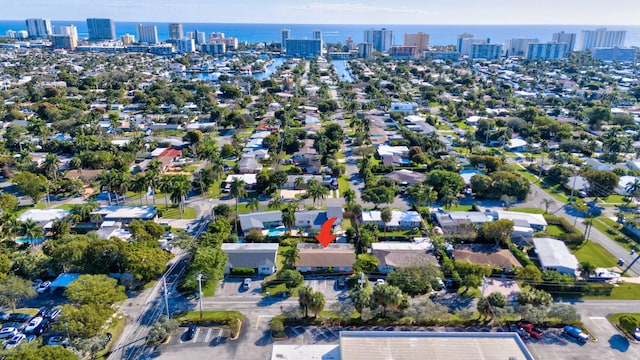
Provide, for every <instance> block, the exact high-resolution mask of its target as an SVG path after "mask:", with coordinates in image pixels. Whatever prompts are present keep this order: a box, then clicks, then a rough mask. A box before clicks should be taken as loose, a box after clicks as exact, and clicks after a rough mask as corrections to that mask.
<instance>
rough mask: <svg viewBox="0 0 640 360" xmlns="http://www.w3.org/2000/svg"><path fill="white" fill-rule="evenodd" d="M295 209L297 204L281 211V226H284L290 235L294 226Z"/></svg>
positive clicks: (292, 204)
mask: <svg viewBox="0 0 640 360" xmlns="http://www.w3.org/2000/svg"><path fill="white" fill-rule="evenodd" d="M296 208H297V204H295V203H291V204H289V205H287V207H286V208H285V209H284V211H282V225H284V226H285V227H286V228H287V229H288V232H289V235H291V229H293V227H294V226H296Z"/></svg>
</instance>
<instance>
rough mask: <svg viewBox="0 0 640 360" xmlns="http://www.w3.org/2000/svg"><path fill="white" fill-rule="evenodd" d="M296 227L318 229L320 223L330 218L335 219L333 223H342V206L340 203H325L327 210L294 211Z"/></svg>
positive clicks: (320, 225)
mask: <svg viewBox="0 0 640 360" xmlns="http://www.w3.org/2000/svg"><path fill="white" fill-rule="evenodd" d="M295 217H296V228H311V229H315V230H320V228H321V227H322V224H324V222H325V221H327V220H328V219H331V218H334V217H335V218H336V219H337V220H336V221H335V222H334V223H333V225H334V226H335V225H340V224H341V223H342V206H341V205H327V210H326V211H325V210H312V211H296V213H295Z"/></svg>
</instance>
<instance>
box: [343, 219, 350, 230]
mask: <svg viewBox="0 0 640 360" xmlns="http://www.w3.org/2000/svg"><path fill="white" fill-rule="evenodd" d="M341 227H342V230H348V229H351V228H352V227H353V221H352V220H351V219H350V218H343V219H342V225H341Z"/></svg>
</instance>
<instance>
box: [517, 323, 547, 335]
mask: <svg viewBox="0 0 640 360" xmlns="http://www.w3.org/2000/svg"><path fill="white" fill-rule="evenodd" d="M518 326H519V327H520V328H521V329H522V330H524V331H526V332H527V333H528V334H529V335H531V337H533V338H536V339H540V338H541V337H542V335H544V332H543V331H542V330H540V329H539V328H537V327H536V326H534V325H533V324H529V323H525V322H521V323H519V324H518Z"/></svg>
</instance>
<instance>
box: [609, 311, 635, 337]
mask: <svg viewBox="0 0 640 360" xmlns="http://www.w3.org/2000/svg"><path fill="white" fill-rule="evenodd" d="M623 316H630V317H632V318H633V319H634V320H635V322H636V324H640V314H638V313H617V314H611V315H609V316H607V318H608V319H609V321H610V322H611V323H612V324H615V325H618V326H620V319H621V318H622V317H623ZM622 331H623V332H626V331H625V330H624V329H623V330H622ZM627 336H629V337H633V334H627Z"/></svg>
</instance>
